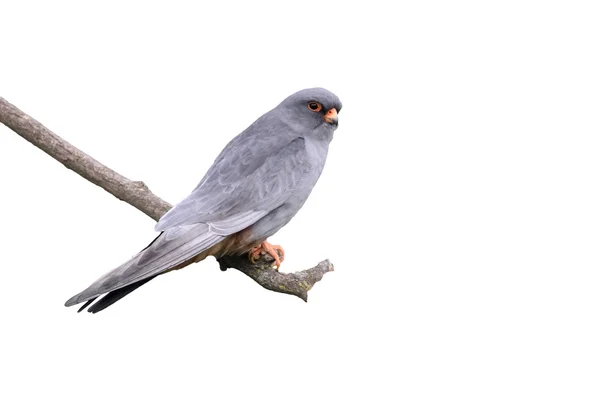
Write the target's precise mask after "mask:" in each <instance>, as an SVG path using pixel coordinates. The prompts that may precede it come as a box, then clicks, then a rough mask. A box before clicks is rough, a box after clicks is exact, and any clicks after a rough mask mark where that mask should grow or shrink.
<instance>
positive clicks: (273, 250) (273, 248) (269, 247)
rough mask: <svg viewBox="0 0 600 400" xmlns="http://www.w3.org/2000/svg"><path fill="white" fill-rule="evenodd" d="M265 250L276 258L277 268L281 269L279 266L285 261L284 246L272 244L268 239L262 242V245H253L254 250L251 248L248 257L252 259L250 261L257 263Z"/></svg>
mask: <svg viewBox="0 0 600 400" xmlns="http://www.w3.org/2000/svg"><path fill="white" fill-rule="evenodd" d="M263 250H264V251H265V252H267V253H269V255H270V256H271V257H273V258H274V259H275V261H274V264H275V265H276V267H275V269H276V270H278V271H279V267H280V266H281V263H282V262H283V258H284V256H285V252H284V251H283V248H282V247H281V246H278V245H276V244H271V243H269V242H267V241H264V242H262V243H261V244H260V245H258V246H256V247H253V248H252V250H250V252H249V253H248V258H249V259H250V262H251V263H252V264H255V263H256V262H257V261H258V259H259V258H260V255H261V253H262V252H263ZM277 250H279V251H280V252H281V257H279V254H277Z"/></svg>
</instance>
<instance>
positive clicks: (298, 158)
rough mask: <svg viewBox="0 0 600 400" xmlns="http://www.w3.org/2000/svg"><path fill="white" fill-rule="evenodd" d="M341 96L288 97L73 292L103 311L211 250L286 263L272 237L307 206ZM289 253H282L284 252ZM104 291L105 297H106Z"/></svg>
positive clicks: (74, 300) (322, 92)
mask: <svg viewBox="0 0 600 400" xmlns="http://www.w3.org/2000/svg"><path fill="white" fill-rule="evenodd" d="M341 109H342V103H341V101H340V99H339V98H338V97H337V96H336V95H335V94H333V93H332V92H330V91H328V90H326V89H323V88H310V89H304V90H300V91H299V92H296V93H294V94H292V95H290V96H289V97H287V98H285V99H284V100H283V101H282V102H281V103H280V104H279V105H277V106H276V107H275V108H273V109H272V110H270V111H268V112H267V113H265V114H264V115H262V116H261V117H259V118H258V119H257V120H256V121H255V122H253V123H252V124H251V125H250V126H249V127H248V128H246V129H245V130H244V131H243V132H241V133H240V134H239V135H237V136H236V137H234V138H233V139H232V140H231V141H230V142H229V143H228V144H227V145H226V146H225V148H224V149H223V150H222V151H221V153H220V154H219V155H218V157H217V158H216V159H215V161H214V162H213V164H212V166H211V167H210V168H209V169H208V171H207V172H206V174H205V175H204V177H203V178H202V180H201V181H200V183H199V184H198V185H197V186H196V188H195V189H194V190H193V191H192V192H191V193H190V195H189V196H188V197H186V198H185V199H183V200H182V201H181V202H179V203H178V204H176V205H175V206H174V207H173V208H171V209H170V210H169V211H168V212H167V213H166V214H164V215H163V216H162V217H161V218H160V220H159V221H158V223H157V224H156V226H155V230H156V231H157V232H159V234H158V236H157V237H156V238H155V239H154V240H153V241H152V242H151V243H150V244H149V245H148V246H147V247H146V248H144V249H143V250H142V251H140V252H139V253H138V254H137V255H135V256H134V257H133V258H131V259H130V260H128V261H127V262H125V263H123V264H122V265H120V266H119V267H117V268H115V269H113V270H112V271H110V272H108V273H106V274H105V275H103V276H101V277H100V278H99V279H98V280H96V281H95V282H94V283H92V284H91V285H90V286H89V287H88V288H87V289H85V290H83V291H82V292H80V293H78V294H76V295H75V296H73V297H71V298H70V299H69V300H67V302H66V303H65V306H67V307H69V306H73V305H75V304H79V303H84V304H83V306H82V307H81V308H80V309H79V310H78V312H81V311H82V310H84V309H86V308H87V307H89V308H88V310H87V311H88V312H90V313H97V312H99V311H102V310H104V309H106V308H107V307H109V306H111V305H112V304H114V303H115V302H117V301H119V300H121V299H122V298H123V297H125V296H127V295H128V294H130V293H131V292H133V291H134V290H136V289H137V288H139V287H140V286H142V285H144V284H145V283H147V282H149V281H150V280H152V279H154V278H155V277H157V276H159V275H162V274H164V273H167V272H170V271H173V270H178V269H181V268H183V267H186V266H188V265H190V264H192V263H195V262H199V261H202V260H204V259H205V258H206V257H208V256H214V257H215V258H217V259H219V258H221V257H223V256H227V255H244V254H248V257H249V258H250V261H252V262H256V261H257V259H258V258H259V257H260V254H261V252H263V251H264V252H266V253H268V254H270V255H271V256H272V257H273V259H274V264H273V267H274V268H276V269H278V268H279V266H280V265H281V262H282V261H283V258H284V255H285V253H284V251H283V248H281V246H277V245H272V244H270V243H269V242H268V241H267V239H268V238H269V237H270V236H272V235H273V234H275V232H277V231H279V229H281V228H282V227H283V226H285V225H286V224H287V223H288V222H289V221H290V220H291V219H292V218H293V217H294V215H296V213H297V212H298V211H299V210H300V208H302V206H303V205H304V203H305V201H306V200H307V198H308V196H309V195H310V193H311V191H312V189H313V187H314V186H315V184H316V183H317V180H318V179H319V177H320V175H321V173H322V171H323V168H324V166H325V161H326V159H327V153H328V150H329V145H330V143H331V141H332V139H333V136H334V132H335V130H336V129H337V127H338V113H339V112H340V111H341ZM280 254H281V256H280ZM101 296H102V297H101Z"/></svg>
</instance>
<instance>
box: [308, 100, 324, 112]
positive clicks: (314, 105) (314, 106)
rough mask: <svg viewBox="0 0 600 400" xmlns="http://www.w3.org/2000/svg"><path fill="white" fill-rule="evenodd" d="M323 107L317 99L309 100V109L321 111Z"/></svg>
mask: <svg viewBox="0 0 600 400" xmlns="http://www.w3.org/2000/svg"><path fill="white" fill-rule="evenodd" d="M322 108H323V106H322V105H321V103H317V102H316V101H309V102H308V109H309V110H310V111H313V112H319V111H321V109H322Z"/></svg>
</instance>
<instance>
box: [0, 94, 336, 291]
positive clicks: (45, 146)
mask: <svg viewBox="0 0 600 400" xmlns="http://www.w3.org/2000/svg"><path fill="white" fill-rule="evenodd" d="M0 122H1V123H3V124H4V125H6V126H7V127H9V128H10V129H12V130H13V131H15V132H16V133H17V134H19V135H20V136H21V137H23V138H24V139H25V140H27V141H29V142H30V143H32V144H33V145H34V146H36V147H38V148H40V149H42V150H43V151H45V152H46V153H47V154H48V155H50V156H51V157H53V158H54V159H56V160H57V161H58V162H60V163H61V164H63V165H64V166H65V167H67V168H69V169H71V170H73V171H75V172H77V173H78V174H79V175H81V176H82V177H84V178H85V179H87V180H88V181H90V182H92V183H94V184H96V185H98V186H100V187H101V188H103V189H104V190H106V191H107V192H109V193H110V194H112V195H113V196H115V197H116V198H118V199H119V200H122V201H124V202H126V203H129V204H131V205H132V206H134V207H135V208H137V209H138V210H140V211H141V212H143V213H144V214H146V215H148V216H149V217H150V218H152V219H154V220H155V221H158V220H159V219H160V217H161V216H163V215H164V214H165V213H166V212H167V211H168V210H169V209H170V208H171V207H172V206H171V205H170V204H169V203H167V202H166V201H164V200H163V199H161V198H160V197H158V196H156V195H155V194H154V193H152V192H151V191H150V189H148V187H147V186H146V185H145V184H144V182H141V181H131V180H129V179H127V178H125V177H124V176H123V175H120V174H119V173H117V172H115V171H113V170H112V169H110V168H108V167H107V166H105V165H103V164H102V163H100V162H98V161H97V160H95V159H94V158H92V157H90V156H89V155H87V154H85V153H84V152H82V151H81V150H79V149H77V148H76V147H75V146H73V145H71V144H70V143H68V142H67V141H66V140H64V139H62V138H61V137H60V136H58V135H56V134H55V133H53V132H52V131H50V130H49V129H48V128H46V127H45V126H43V125H42V124H41V123H39V122H38V121H36V120H35V119H33V118H31V117H30V116H29V115H27V114H25V113H24V112H23V111H21V110H19V109H18V108H17V107H15V106H14V105H12V104H10V103H9V102H8V101H6V100H5V99H4V98H2V97H0ZM218 261H219V264H220V266H221V270H223V271H225V270H227V269H228V268H233V269H237V270H238V271H241V272H243V273H244V274H246V275H248V276H249V277H250V278H252V279H254V281H256V282H257V283H258V284H259V285H261V286H262V287H264V288H265V289H268V290H273V291H275V292H280V293H287V294H291V295H294V296H297V297H299V298H301V299H302V300H304V301H306V300H307V298H308V291H309V290H310V289H311V288H312V287H313V286H314V285H315V283H317V282H318V281H320V280H321V278H323V275H324V274H325V273H327V272H329V271H333V264H331V263H330V262H329V260H324V261H321V262H320V263H319V264H318V265H317V266H315V267H313V268H310V269H307V270H304V271H298V272H295V273H291V274H284V273H280V272H278V271H276V270H275V269H273V268H272V267H271V264H272V262H273V259H272V258H271V256H269V255H268V254H263V255H261V258H260V259H259V260H258V262H257V263H256V264H251V263H250V262H249V260H248V258H247V257H231V256H228V257H223V258H222V259H220V260H218Z"/></svg>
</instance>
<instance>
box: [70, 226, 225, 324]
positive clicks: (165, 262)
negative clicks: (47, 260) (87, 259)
mask: <svg viewBox="0 0 600 400" xmlns="http://www.w3.org/2000/svg"><path fill="white" fill-rule="evenodd" d="M223 239H224V236H221V235H217V234H215V233H213V232H210V230H209V229H208V226H207V225H206V224H194V225H188V226H183V227H176V228H170V229H168V230H166V231H164V232H162V233H161V234H160V235H159V236H158V237H157V238H156V239H155V240H154V241H153V242H152V243H151V244H150V245H149V246H148V247H147V248H145V249H144V250H142V251H141V252H140V253H138V254H137V255H136V256H135V257H133V258H132V259H131V260H129V261H127V262H126V263H124V264H123V265H121V266H119V267H118V268H115V269H114V270H112V271H110V272H109V273H107V274H105V275H103V276H102V277H100V279H98V280H97V281H96V282H94V283H92V284H91V285H90V287H88V288H87V289H85V290H84V291H83V292H81V293H79V294H76V295H75V296H73V297H71V298H70V299H69V300H67V302H66V303H65V305H66V306H67V307H68V306H72V305H75V304H78V303H83V302H87V303H86V304H85V305H84V306H83V307H82V308H81V309H80V311H81V310H83V309H85V308H86V307H87V306H89V305H90V304H91V303H92V302H93V301H94V300H96V299H97V298H98V297H99V296H101V295H103V294H106V295H105V296H104V297H103V298H101V299H100V300H99V301H98V302H96V304H94V305H92V306H91V307H90V308H89V310H88V311H89V312H92V313H96V312H98V311H101V310H103V309H105V308H106V307H108V306H110V305H112V304H114V303H115V302H117V301H118V300H120V299H122V298H123V297H125V296H127V295H128V294H129V293H131V292H133V291H134V290H135V289H137V288H139V287H140V286H142V285H143V284H145V283H147V282H149V281H150V280H151V279H152V278H154V277H156V276H158V275H160V274H163V273H165V272H168V271H171V270H173V269H179V268H183V267H184V266H186V265H188V264H190V263H192V262H196V261H200V259H201V258H204V257H206V256H207V255H209V254H211V253H210V251H211V249H212V248H213V246H214V245H216V244H217V243H219V242H221V241H222V240H223Z"/></svg>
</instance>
